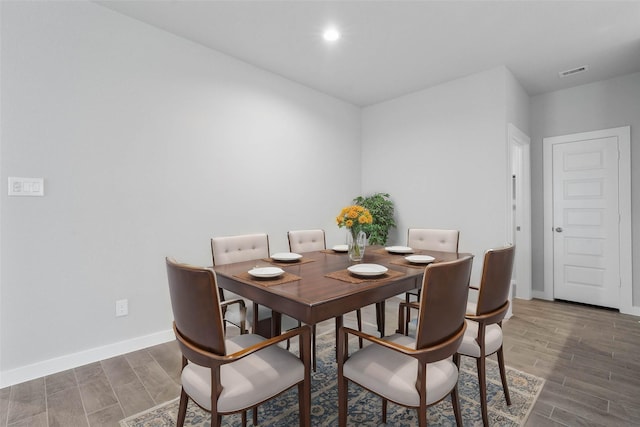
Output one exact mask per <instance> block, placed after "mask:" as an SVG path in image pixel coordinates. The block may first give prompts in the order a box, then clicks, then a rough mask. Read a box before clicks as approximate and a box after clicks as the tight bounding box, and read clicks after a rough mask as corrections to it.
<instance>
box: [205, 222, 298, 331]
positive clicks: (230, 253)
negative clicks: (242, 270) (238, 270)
mask: <svg viewBox="0 0 640 427" xmlns="http://www.w3.org/2000/svg"><path fill="white" fill-rule="evenodd" d="M211 255H212V257H213V265H225V264H231V263H234V262H242V261H250V260H253V259H264V258H269V256H270V255H269V236H267V234H265V233H255V234H242V235H237V236H223V237H213V238H212V239H211ZM220 292H221V293H220V295H221V299H222V300H223V301H226V300H228V299H233V300H236V299H242V300H244V301H245V305H246V318H247V319H248V320H249V322H250V323H251V329H252V332H253V333H256V332H257V331H258V324H259V322H260V321H261V320H265V319H269V318H270V317H271V310H269V309H267V308H266V307H260V306H259V305H258V304H256V303H255V302H252V301H249V300H247V299H244V298H242V297H241V296H239V295H236V294H234V293H232V292H229V291H223V290H222V289H220ZM256 313H257V315H255V314H256ZM224 319H225V320H226V321H227V322H229V323H232V324H235V325H239V324H240V323H241V321H242V316H241V313H240V312H239V311H238V310H230V309H228V310H226V312H225V313H224ZM282 324H283V329H284V330H287V329H290V328H294V327H297V326H299V322H297V321H295V320H294V319H292V318H290V317H289V316H282Z"/></svg>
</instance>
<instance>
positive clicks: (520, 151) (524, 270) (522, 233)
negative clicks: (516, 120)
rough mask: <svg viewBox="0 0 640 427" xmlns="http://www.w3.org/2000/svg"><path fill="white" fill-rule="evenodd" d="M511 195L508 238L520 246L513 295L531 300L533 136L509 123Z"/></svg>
mask: <svg viewBox="0 0 640 427" xmlns="http://www.w3.org/2000/svg"><path fill="white" fill-rule="evenodd" d="M507 133H508V142H509V164H510V181H511V182H510V185H509V186H508V188H509V192H510V194H509V195H508V197H507V200H508V205H509V206H508V210H509V215H508V218H509V221H508V222H509V223H508V225H507V227H508V229H507V236H508V241H509V242H512V243H513V244H514V245H515V247H516V254H515V260H514V266H513V276H512V280H511V286H512V295H513V296H515V297H516V298H522V299H531V170H530V138H529V137H528V136H527V135H526V134H524V133H523V132H522V131H521V130H520V129H518V128H517V127H515V126H514V125H513V124H511V123H509V127H508V130H507Z"/></svg>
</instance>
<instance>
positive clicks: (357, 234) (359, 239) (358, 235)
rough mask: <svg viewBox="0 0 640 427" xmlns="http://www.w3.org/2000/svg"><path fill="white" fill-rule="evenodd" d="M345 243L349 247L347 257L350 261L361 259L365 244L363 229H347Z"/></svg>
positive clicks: (365, 238) (365, 236) (365, 237)
mask: <svg viewBox="0 0 640 427" xmlns="http://www.w3.org/2000/svg"><path fill="white" fill-rule="evenodd" d="M347 245H348V247H349V259H350V260H351V261H356V262H358V261H362V258H363V257H364V249H365V247H366V246H367V235H366V234H365V233H364V231H362V230H360V231H355V230H353V229H349V230H348V232H347Z"/></svg>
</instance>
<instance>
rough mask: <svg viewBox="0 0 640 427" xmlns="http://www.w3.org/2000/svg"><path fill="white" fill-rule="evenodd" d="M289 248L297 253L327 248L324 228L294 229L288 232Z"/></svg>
mask: <svg viewBox="0 0 640 427" xmlns="http://www.w3.org/2000/svg"><path fill="white" fill-rule="evenodd" d="M287 238H288V239H289V250H290V251H291V252H295V253H300V254H301V253H304V252H313V251H321V250H323V249H326V248H327V240H326V238H325V235H324V230H321V229H317V230H292V231H289V232H287Z"/></svg>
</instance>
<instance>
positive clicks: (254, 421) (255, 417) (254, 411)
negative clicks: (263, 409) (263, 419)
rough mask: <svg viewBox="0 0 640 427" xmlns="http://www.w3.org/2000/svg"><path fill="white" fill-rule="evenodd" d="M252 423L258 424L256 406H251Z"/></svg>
mask: <svg viewBox="0 0 640 427" xmlns="http://www.w3.org/2000/svg"><path fill="white" fill-rule="evenodd" d="M252 412H253V425H254V426H257V425H258V407H255V408H253V411H252Z"/></svg>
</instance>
